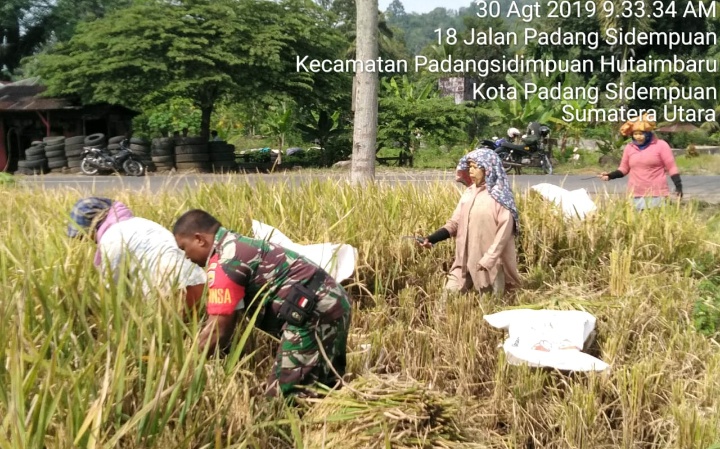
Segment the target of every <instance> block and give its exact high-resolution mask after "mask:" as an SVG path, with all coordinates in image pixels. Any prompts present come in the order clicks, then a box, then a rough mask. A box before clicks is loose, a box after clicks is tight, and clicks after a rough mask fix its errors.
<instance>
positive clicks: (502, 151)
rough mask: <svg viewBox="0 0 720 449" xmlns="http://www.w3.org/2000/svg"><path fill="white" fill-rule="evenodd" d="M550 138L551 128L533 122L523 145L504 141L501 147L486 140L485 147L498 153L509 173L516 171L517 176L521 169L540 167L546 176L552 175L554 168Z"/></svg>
mask: <svg viewBox="0 0 720 449" xmlns="http://www.w3.org/2000/svg"><path fill="white" fill-rule="evenodd" d="M549 136H550V128H548V127H547V126H545V125H541V124H539V123H537V122H532V123H530V124H529V125H528V128H527V133H526V135H525V136H523V138H522V142H523V143H521V144H514V143H510V142H506V141H503V142H501V143H500V145H496V143H495V142H492V141H490V140H484V141H483V145H485V146H486V147H488V148H490V149H491V150H494V151H495V153H497V155H498V156H499V157H500V160H501V161H502V164H503V168H504V169H505V171H506V172H508V173H509V172H510V170H512V169H514V170H515V172H516V173H517V174H520V169H521V167H538V168H542V169H543V171H544V172H545V173H546V174H548V175H552V172H553V167H552V163H551V162H550V154H549V153H550V151H549V150H548V147H549V145H548V140H549V138H550V137H549ZM490 144H492V146H490Z"/></svg>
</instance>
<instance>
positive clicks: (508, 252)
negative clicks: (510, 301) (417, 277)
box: [420, 148, 520, 296]
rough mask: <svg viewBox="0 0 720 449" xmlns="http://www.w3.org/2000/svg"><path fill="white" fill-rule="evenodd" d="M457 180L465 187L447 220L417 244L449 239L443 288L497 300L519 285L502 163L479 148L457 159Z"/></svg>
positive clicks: (514, 216)
mask: <svg viewBox="0 0 720 449" xmlns="http://www.w3.org/2000/svg"><path fill="white" fill-rule="evenodd" d="M457 172H458V178H459V179H462V180H465V183H466V185H468V188H467V189H466V190H465V192H464V193H463V195H462V197H461V198H460V201H459V203H458V205H457V207H456V208H455V212H454V213H453V215H452V217H451V218H450V220H448V222H447V223H445V225H444V226H443V227H441V228H440V229H438V230H437V231H435V232H434V233H433V234H431V235H429V236H427V237H426V238H425V241H424V242H423V243H421V244H420V245H422V246H423V247H426V248H430V247H432V245H434V244H436V243H438V242H441V241H443V240H446V239H448V238H450V237H455V260H454V262H453V264H452V267H451V268H450V273H449V274H448V279H447V283H446V285H445V289H446V290H449V291H459V292H463V293H464V292H467V291H468V290H469V289H470V288H473V287H474V288H475V289H476V290H477V291H479V292H481V293H485V292H491V291H492V292H493V293H494V294H495V295H496V296H502V294H503V293H504V291H505V290H506V289H510V288H514V287H517V286H519V285H520V275H519V273H518V269H517V254H516V251H515V236H516V235H517V234H518V232H519V225H518V211H517V207H516V205H515V199H514V197H513V193H512V191H511V190H510V186H509V182H508V178H507V175H506V174H505V170H503V167H502V162H501V161H500V158H498V156H497V154H495V152H494V151H492V150H488V149H485V148H479V149H477V150H474V151H471V152H470V153H468V154H467V155H465V156H463V157H462V158H461V159H460V163H459V164H458V166H457Z"/></svg>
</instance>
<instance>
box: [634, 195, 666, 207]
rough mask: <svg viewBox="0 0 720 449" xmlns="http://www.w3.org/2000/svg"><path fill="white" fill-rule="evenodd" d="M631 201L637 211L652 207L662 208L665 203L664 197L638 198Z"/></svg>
mask: <svg viewBox="0 0 720 449" xmlns="http://www.w3.org/2000/svg"><path fill="white" fill-rule="evenodd" d="M633 201H634V203H635V209H637V210H643V209H651V208H653V207H659V206H662V205H663V203H664V202H665V197H664V196H647V197H644V196H640V197H636V198H633Z"/></svg>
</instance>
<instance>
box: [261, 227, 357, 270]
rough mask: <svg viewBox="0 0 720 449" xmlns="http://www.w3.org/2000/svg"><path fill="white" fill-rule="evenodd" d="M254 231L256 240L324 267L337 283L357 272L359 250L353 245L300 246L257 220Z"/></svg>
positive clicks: (318, 244) (321, 244) (322, 244)
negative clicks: (264, 241)
mask: <svg viewBox="0 0 720 449" xmlns="http://www.w3.org/2000/svg"><path fill="white" fill-rule="evenodd" d="M252 229H253V234H254V238H256V239H260V240H267V241H268V242H270V243H274V244H276V245H280V246H282V247H285V248H287V249H289V250H292V251H295V252H296V253H298V254H300V255H301V256H304V257H306V258H308V259H309V260H311V261H313V262H315V263H316V264H317V265H319V266H320V267H322V268H323V269H324V270H325V271H327V272H328V273H329V274H330V276H332V277H333V278H335V280H336V281H337V282H341V281H343V280H345V279H347V278H349V277H350V276H352V274H353V271H355V260H356V259H357V250H356V249H355V248H354V247H353V246H352V245H347V244H337V243H317V244H314V245H300V244H298V243H294V242H293V241H292V240H290V238H288V237H287V236H286V235H285V234H283V233H282V232H280V231H279V230H278V229H276V228H273V227H272V226H270V225H267V224H265V223H261V222H259V221H257V220H253V221H252Z"/></svg>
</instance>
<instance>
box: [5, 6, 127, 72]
mask: <svg viewBox="0 0 720 449" xmlns="http://www.w3.org/2000/svg"><path fill="white" fill-rule="evenodd" d="M130 4H131V0H55V1H47V0H4V1H3V2H2V3H1V5H0V68H3V67H5V70H4V74H5V75H4V78H6V79H8V78H10V76H11V75H13V74H17V73H18V69H19V68H20V61H21V60H22V58H24V57H26V56H31V55H34V54H35V53H37V52H38V51H40V50H41V49H42V48H43V47H44V46H46V45H47V44H52V43H53V42H57V41H60V42H62V41H65V40H68V39H70V37H71V36H72V34H73V33H74V31H75V26H76V25H77V24H78V23H79V22H81V21H89V20H94V19H96V18H98V17H103V16H104V15H105V14H107V13H108V12H110V11H114V10H117V9H120V8H125V7H127V6H129V5H130ZM2 77H3V76H2V75H0V78H2Z"/></svg>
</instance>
